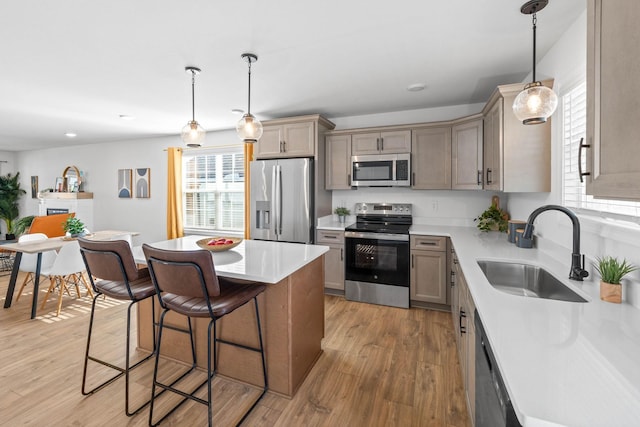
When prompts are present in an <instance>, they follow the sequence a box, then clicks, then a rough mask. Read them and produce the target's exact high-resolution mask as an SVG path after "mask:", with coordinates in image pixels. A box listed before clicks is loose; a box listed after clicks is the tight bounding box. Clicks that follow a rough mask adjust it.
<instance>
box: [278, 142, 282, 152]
mask: <svg viewBox="0 0 640 427" xmlns="http://www.w3.org/2000/svg"><path fill="white" fill-rule="evenodd" d="M278 152H279V153H282V141H280V149H279V150H278Z"/></svg>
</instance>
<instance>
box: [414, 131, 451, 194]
mask: <svg viewBox="0 0 640 427" xmlns="http://www.w3.org/2000/svg"><path fill="white" fill-rule="evenodd" d="M411 157H412V159H411V161H412V174H411V188H413V189H416V190H449V189H451V126H439V127H427V128H418V129H413V130H412V132H411Z"/></svg>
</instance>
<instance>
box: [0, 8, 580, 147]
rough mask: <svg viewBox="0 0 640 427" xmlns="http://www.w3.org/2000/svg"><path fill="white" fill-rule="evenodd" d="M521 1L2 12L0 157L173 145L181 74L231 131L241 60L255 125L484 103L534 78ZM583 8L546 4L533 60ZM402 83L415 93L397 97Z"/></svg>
mask: <svg viewBox="0 0 640 427" xmlns="http://www.w3.org/2000/svg"><path fill="white" fill-rule="evenodd" d="M523 2H524V0H523V1H522V2H521V1H518V0H442V1H439V2H435V1H432V0H394V1H381V0H379V1H375V2H372V1H370V0H369V1H364V0H342V1H338V0H325V1H320V2H313V3H311V2H306V1H301V0H271V1H268V0H262V1H259V0H245V1H228V0H216V1H212V0H181V1H168V0H110V1H86V0H56V1H34V0H23V1H12V2H8V1H7V2H3V5H2V12H1V13H0V40H2V42H1V43H0V150H15V151H20V150H30V149H39V148H45V147H59V146H64V145H74V144H90V143H99V142H105V141H113V140H124V139H131V138H143V137H150V136H157V135H177V134H179V132H180V129H181V128H182V127H183V126H184V125H185V124H186V123H187V121H188V120H190V118H191V80H190V77H189V75H188V74H186V73H185V72H184V67H185V66H188V65H191V66H197V67H199V68H201V69H202V73H201V74H200V75H199V76H197V77H196V96H195V99H196V120H198V121H199V122H200V124H201V125H202V126H203V127H204V128H205V129H207V130H219V129H229V128H232V127H234V126H235V122H236V121H237V120H238V119H239V118H240V117H239V116H238V115H234V114H232V113H231V109H234V108H240V109H246V107H247V64H246V62H244V61H243V60H242V59H241V58H240V54H241V53H243V52H253V53H256V54H257V55H258V57H259V59H258V62H256V63H255V64H254V65H253V66H252V71H253V73H252V94H251V95H252V96H251V97H252V103H251V111H252V113H254V114H255V115H256V116H257V117H258V118H259V119H261V120H264V119H269V118H276V117H286V116H291V115H299V114H307V113H322V114H324V115H326V116H328V117H344V116H353V115H362V114H372V113H381V112H391V111H403V110H411V109H419V108H430V107H440V106H449V105H458V104H469V103H477V102H484V101H486V100H487V98H488V97H489V95H490V94H491V92H492V90H493V89H494V87H495V86H496V85H497V84H505V83H514V82H520V81H523V79H524V78H525V77H526V76H527V74H528V73H530V71H531V55H532V47H531V38H532V33H531V17H530V16H528V15H523V14H521V13H520V6H521V5H522V3H523ZM584 9H585V0H551V2H550V4H549V5H548V6H547V7H546V8H545V9H544V10H543V11H541V12H540V13H539V14H538V58H541V57H542V56H543V55H544V53H545V52H546V51H547V50H548V49H549V48H550V47H551V46H552V44H553V42H554V40H556V39H557V38H558V37H559V36H560V35H561V34H562V33H563V31H564V30H565V29H566V28H567V27H568V26H569V25H570V24H571V23H572V22H573V21H574V20H575V19H576V18H577V17H578V16H579V15H580V13H581V12H582V11H583V10H584ZM538 77H540V78H543V77H552V76H538ZM413 83H424V84H426V86H427V88H426V89H425V90H423V91H421V92H409V91H407V90H406V88H407V86H408V85H410V84H413ZM121 114H126V115H132V116H135V120H131V121H125V120H122V119H120V118H119V115H121ZM66 132H75V133H77V134H78V136H77V137H76V138H74V139H69V138H66V137H65V136H64V134H65V133H66Z"/></svg>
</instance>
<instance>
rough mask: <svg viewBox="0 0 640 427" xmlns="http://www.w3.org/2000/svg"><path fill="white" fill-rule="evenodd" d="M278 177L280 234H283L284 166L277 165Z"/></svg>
mask: <svg viewBox="0 0 640 427" xmlns="http://www.w3.org/2000/svg"><path fill="white" fill-rule="evenodd" d="M276 167H277V168H278V169H277V178H278V227H279V229H278V235H280V234H282V168H281V167H280V165H278V166H276Z"/></svg>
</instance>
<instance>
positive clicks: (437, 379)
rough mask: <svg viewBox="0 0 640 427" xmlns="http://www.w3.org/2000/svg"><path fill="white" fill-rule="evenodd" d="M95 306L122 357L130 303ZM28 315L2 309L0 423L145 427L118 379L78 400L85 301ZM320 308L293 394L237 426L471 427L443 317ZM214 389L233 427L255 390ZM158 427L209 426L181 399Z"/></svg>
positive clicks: (27, 299) (102, 334)
mask: <svg viewBox="0 0 640 427" xmlns="http://www.w3.org/2000/svg"><path fill="white" fill-rule="evenodd" d="M20 279H21V277H19V280H20ZM18 283H20V282H18ZM7 284H8V276H3V277H0V306H1V305H3V304H4V297H5V294H6V289H7ZM42 287H43V286H41V288H42ZM44 288H45V289H46V286H44ZM72 295H74V294H73V293H72ZM43 296H44V293H41V295H40V297H39V298H40V301H42V297H43ZM99 304H100V307H99V309H98V310H97V316H98V317H97V322H98V325H99V328H98V329H96V330H94V334H95V335H94V337H96V338H95V341H96V346H97V347H96V352H101V353H100V354H106V355H108V356H107V357H111V358H114V359H115V360H119V359H120V360H122V359H123V356H124V349H123V347H124V321H123V319H124V318H125V315H126V313H125V311H126V304H121V303H119V302H117V301H113V300H109V299H106V300H104V301H100V303H99ZM30 307H31V294H30V293H29V294H25V295H23V296H22V298H20V301H18V302H16V301H15V297H14V302H13V306H12V307H11V308H9V309H3V308H0V425H2V426H4V425H6V426H17V425H28V426H146V425H147V422H148V409H146V408H145V409H144V410H143V411H141V412H140V413H139V414H137V415H135V416H133V417H127V416H125V415H124V379H120V380H118V381H116V382H115V383H114V384H112V385H109V386H108V387H106V388H105V389H103V390H102V391H100V392H98V393H96V394H94V395H91V396H87V397H85V396H82V394H81V393H80V385H81V380H82V361H83V354H84V346H85V345H86V334H87V325H88V319H89V311H90V301H89V298H87V297H84V298H82V299H76V298H70V297H68V296H65V298H64V302H63V307H62V313H61V315H60V317H58V318H56V317H55V316H54V315H53V314H54V313H55V298H54V299H53V300H52V301H50V302H49V303H48V304H47V306H46V307H45V309H44V310H39V311H38V314H39V316H38V318H37V319H34V320H30V319H29V313H30ZM325 312H326V336H325V339H324V341H323V350H324V352H323V354H322V356H321V357H320V359H319V360H318V362H317V363H316V365H315V367H314V368H313V370H312V371H311V372H310V374H309V376H308V377H307V379H306V380H305V382H304V384H303V385H302V387H301V388H300V389H299V391H298V393H297V394H296V396H295V397H294V398H293V399H292V400H289V399H286V398H283V397H280V396H276V395H273V394H270V393H268V394H267V395H266V396H265V397H264V398H263V400H262V401H261V402H260V404H259V406H258V407H256V409H254V411H253V413H252V414H251V415H250V417H249V418H248V419H247V420H246V421H245V422H244V424H243V426H447V427H453V426H460V427H462V426H464V427H467V426H469V425H470V422H469V418H468V415H467V411H466V406H465V403H464V396H463V393H464V392H463V388H462V379H461V374H460V366H459V364H458V357H457V353H456V347H455V342H454V336H453V327H452V325H451V316H450V314H449V313H442V312H437V311H429V310H422V309H410V310H406V309H399V308H391V307H381V306H375V305H369V304H362V303H355V302H349V301H345V300H344V298H341V297H335V296H326V297H325ZM174 365H176V364H172V363H171V362H168V361H166V362H165V361H163V366H165V368H166V369H169V370H171V368H174V370H177V369H179V368H180V366H174ZM90 366H91V365H90ZM152 369H153V366H152V363H151V362H147V363H145V364H144V365H143V366H141V367H140V368H139V369H138V370H137V371H134V372H135V375H134V376H133V381H134V385H133V387H134V393H133V395H134V399H137V401H141V399H144V398H145V397H146V398H148V394H149V386H148V384H149V382H150V375H151V372H152ZM187 386H188V385H187ZM214 387H215V388H216V391H215V395H214V402H215V404H214V406H215V409H214V411H215V412H214V423H216V425H221V426H226V425H232V424H233V422H234V421H233V420H236V419H237V412H238V411H237V409H238V407H239V406H240V405H242V404H243V403H244V402H250V401H251V396H253V395H255V391H254V389H252V388H251V387H247V386H244V385H241V384H237V383H235V382H233V381H230V380H225V379H221V378H216V380H215V382H214ZM165 397H166V396H163V398H165ZM173 398H174V397H173V396H168V397H167V398H165V399H163V400H162V401H160V403H159V404H158V410H160V411H162V410H163V409H165V408H166V405H168V404H170V402H169V401H171V399H173ZM240 410H241V409H240ZM162 425H167V426H196V425H206V408H205V407H204V406H202V405H199V404H197V403H190V402H189V403H186V404H185V405H183V406H182V407H181V408H180V409H179V410H178V411H176V412H175V413H174V414H173V415H172V416H171V417H170V418H168V419H167V420H166V421H165V422H164V423H163V424H162Z"/></svg>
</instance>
